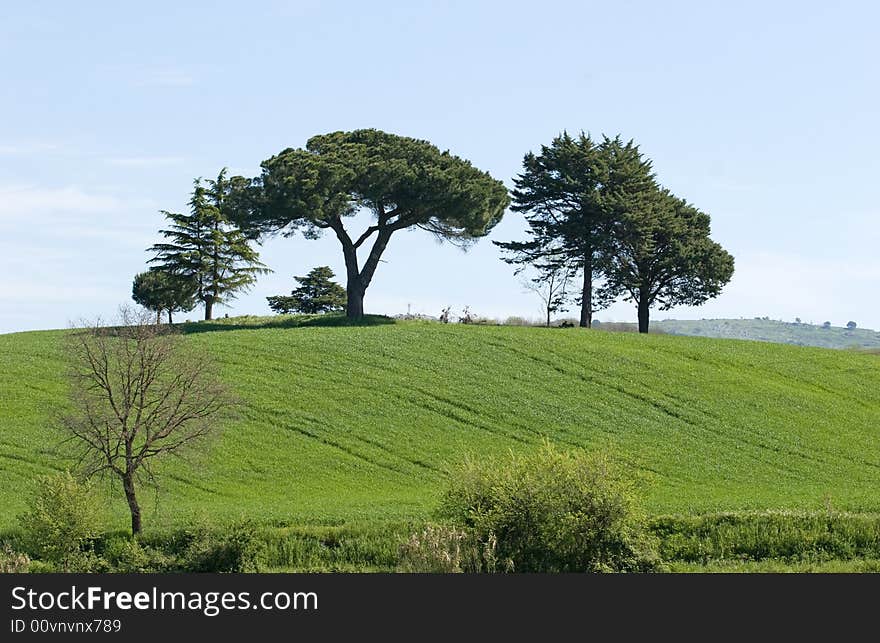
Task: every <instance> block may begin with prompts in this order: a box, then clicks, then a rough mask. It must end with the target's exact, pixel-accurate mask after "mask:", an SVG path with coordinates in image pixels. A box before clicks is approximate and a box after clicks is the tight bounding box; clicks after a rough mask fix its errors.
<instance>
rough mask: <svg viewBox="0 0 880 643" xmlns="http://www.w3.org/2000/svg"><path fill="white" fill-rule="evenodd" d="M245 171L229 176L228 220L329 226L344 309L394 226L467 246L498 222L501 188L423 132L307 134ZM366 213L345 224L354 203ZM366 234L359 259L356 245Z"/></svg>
mask: <svg viewBox="0 0 880 643" xmlns="http://www.w3.org/2000/svg"><path fill="white" fill-rule="evenodd" d="M262 168H263V172H262V175H261V176H259V177H257V178H254V179H250V180H247V179H243V178H242V177H233V179H232V180H231V181H232V184H233V186H235V187H236V188H238V191H237V198H236V199H235V200H236V208H235V210H236V212H237V214H236V220H237V221H238V222H239V224H240V225H241V226H242V228H243V229H245V230H247V231H248V232H249V234H251V235H252V236H254V237H259V236H262V235H265V234H274V233H278V232H281V233H283V234H285V235H286V236H290V235H293V234H295V232H296V231H297V230H300V231H302V233H303V235H304V236H305V237H306V238H312V239H314V238H317V237H318V236H320V234H321V233H322V232H323V231H324V230H332V231H333V233H334V234H335V235H336V238H337V239H338V240H339V243H340V244H341V245H342V254H343V256H344V258H345V268H346V314H347V316H348V317H349V318H350V319H359V318H361V317H362V316H363V314H364V294H365V293H366V290H367V288H368V287H369V285H370V283H371V282H372V280H373V275H374V273H375V271H376V267H377V266H378V265H379V260H380V259H381V257H382V253H383V252H384V251H385V249H386V247H387V246H388V242H389V241H390V239H391V236H392V235H393V234H394V233H395V232H397V231H398V230H403V229H407V228H421V229H423V230H426V231H428V232H430V233H432V234H434V235H435V236H436V237H437V238H438V239H441V240H448V241H451V242H453V243H457V244H459V245H461V246H462V247H466V246H467V245H468V244H469V243H471V242H473V241H474V240H475V239H477V238H478V237H481V236H484V235H486V234H487V233H488V232H489V230H491V229H492V227H493V226H494V225H495V224H497V223H498V222H499V221H500V220H501V217H502V215H503V214H504V210H505V208H506V207H507V205H508V203H509V197H508V194H507V189H506V188H505V187H504V184H503V183H501V182H500V181H497V180H495V179H493V178H492V177H491V176H489V174H488V173H486V172H482V171H480V170H478V169H477V168H475V167H474V166H473V165H471V164H470V162H468V161H465V160H463V159H461V158H458V157H456V156H453V155H451V154H450V153H449V152H441V151H440V150H439V149H437V148H436V147H435V146H434V145H432V144H430V143H429V142H427V141H422V140H417V139H413V138H407V137H403V136H397V135H394V134H388V133H386V132H381V131H378V130H374V129H364V130H355V131H352V132H334V133H331V134H325V135H320V136H314V137H312V138H311V139H309V141H308V142H307V143H306V147H305V149H292V148H288V149H285V150H284V151H282V152H281V153H279V154H278V155H276V156H273V157H272V158H270V159H267V160H266V161H264V162H263V163H262ZM363 209H365V210H368V211H369V212H371V213H372V215H373V217H374V221H373V223H372V225H370V226H368V227H367V228H366V229H365V230H363V231H362V232H361V233H360V234H351V233H350V232H349V231H348V230H347V229H346V227H345V219H346V217H350V216H352V215H354V214H356V213H357V212H358V211H360V210H363ZM370 239H372V245H371V246H370V248H369V251H368V252H367V253H366V258H365V259H364V261H363V263H361V259H360V258H359V257H358V250H359V249H361V247H362V246H364V244H365V243H366V242H367V241H368V240H370Z"/></svg>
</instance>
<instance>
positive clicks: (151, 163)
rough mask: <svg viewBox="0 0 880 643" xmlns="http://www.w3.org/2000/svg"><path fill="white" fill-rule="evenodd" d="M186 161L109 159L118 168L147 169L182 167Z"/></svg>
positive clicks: (167, 158) (170, 157) (182, 159)
mask: <svg viewBox="0 0 880 643" xmlns="http://www.w3.org/2000/svg"><path fill="white" fill-rule="evenodd" d="M184 160H185V159H184V158H183V157H182V156H123V157H117V158H110V159H107V163H108V164H109V165H114V166H117V167H128V168H137V167H144V168H147V167H164V166H168V165H180V164H181V163H183V162H184Z"/></svg>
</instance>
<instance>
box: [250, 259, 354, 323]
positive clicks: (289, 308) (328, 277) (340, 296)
mask: <svg viewBox="0 0 880 643" xmlns="http://www.w3.org/2000/svg"><path fill="white" fill-rule="evenodd" d="M334 276H335V275H334V274H333V271H332V270H331V269H330V266H318V267H317V268H312V269H311V270H310V271H309V274H307V275H306V276H305V277H294V279H295V280H296V281H297V282H298V283H299V288H294V289H293V291H292V292H291V293H290V295H289V296H284V295H278V296H275V297H266V299H267V300H268V302H269V308H271V309H272V310H274V311H275V312H276V313H306V314H309V315H315V314H320V313H332V312H338V311H340V310H345V299H346V297H345V288H343V287H342V286H340V285H339V284H338V283H336V282H335V281H333V277H334Z"/></svg>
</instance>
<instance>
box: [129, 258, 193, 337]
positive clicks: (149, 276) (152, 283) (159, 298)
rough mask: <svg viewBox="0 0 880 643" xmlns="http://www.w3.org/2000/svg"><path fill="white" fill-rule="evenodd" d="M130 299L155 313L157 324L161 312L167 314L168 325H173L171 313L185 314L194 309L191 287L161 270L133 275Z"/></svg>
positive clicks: (182, 280)
mask: <svg viewBox="0 0 880 643" xmlns="http://www.w3.org/2000/svg"><path fill="white" fill-rule="evenodd" d="M131 298H132V299H133V300H134V301H135V303H136V304H139V305H141V306H143V307H144V308H146V309H147V310H152V311H153V312H154V313H156V323H157V324H158V323H159V321H160V320H161V318H162V312H163V311H164V312H167V313H168V323H169V324H173V323H174V318H173V316H172V313H176V312H182V313H186V312H189V311H191V310H192V309H193V308H195V307H196V298H195V288H194V287H193V285H192V284H191V283H188V282H187V281H186V280H184V279H181V278H179V277H176V276H174V275H172V274H169V273H167V272H164V271H162V270H148V271H146V272H142V273H139V274H137V275H135V276H134V281H133V282H132V285H131Z"/></svg>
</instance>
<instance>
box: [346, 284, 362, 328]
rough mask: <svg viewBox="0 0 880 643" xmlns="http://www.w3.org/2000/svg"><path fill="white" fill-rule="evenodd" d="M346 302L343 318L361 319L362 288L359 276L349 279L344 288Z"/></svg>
mask: <svg viewBox="0 0 880 643" xmlns="http://www.w3.org/2000/svg"><path fill="white" fill-rule="evenodd" d="M345 294H346V295H347V296H348V301H347V302H346V305H345V316H346V317H348V319H361V318H362V317H363V316H364V288H363V287H362V285H361V278H360V276H356V277H354V278H352V277H349V278H348V283H347V284H346V287H345Z"/></svg>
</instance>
